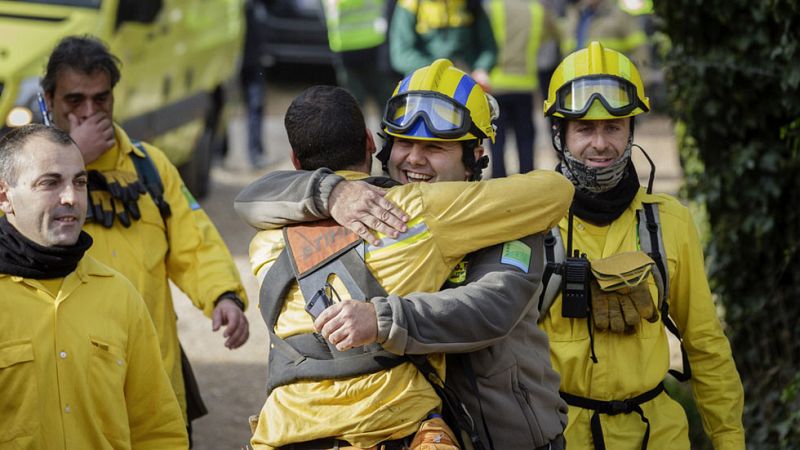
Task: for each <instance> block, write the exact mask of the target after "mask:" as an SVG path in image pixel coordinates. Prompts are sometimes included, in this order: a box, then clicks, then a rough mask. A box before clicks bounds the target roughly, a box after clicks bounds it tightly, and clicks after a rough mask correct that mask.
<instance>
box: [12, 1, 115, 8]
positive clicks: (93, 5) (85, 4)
mask: <svg viewBox="0 0 800 450" xmlns="http://www.w3.org/2000/svg"><path fill="white" fill-rule="evenodd" d="M17 1H21V2H24V3H44V4H48V5H65V6H78V7H81V8H100V3H101V1H102V0H17Z"/></svg>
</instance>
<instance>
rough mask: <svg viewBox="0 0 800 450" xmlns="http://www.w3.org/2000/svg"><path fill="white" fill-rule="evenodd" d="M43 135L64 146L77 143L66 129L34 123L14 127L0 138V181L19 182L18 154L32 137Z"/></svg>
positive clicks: (10, 183)
mask: <svg viewBox="0 0 800 450" xmlns="http://www.w3.org/2000/svg"><path fill="white" fill-rule="evenodd" d="M36 137H42V138H45V139H47V140H48V141H50V142H52V143H54V144H59V145H62V146H67V145H75V146H76V147H77V144H75V141H73V140H72V138H71V137H70V136H69V134H67V133H66V132H64V131H61V130H59V129H58V128H55V127H47V126H44V125H42V124H39V123H32V124H28V125H24V126H21V127H19V128H14V129H12V130H11V131H10V132H9V133H8V134H6V135H5V136H3V137H2V138H0V181H2V182H4V183H6V184H8V185H11V186H13V185H15V184H16V183H17V155H18V154H19V152H20V151H22V149H23V147H25V144H27V143H28V142H30V140H31V139H33V138H36Z"/></svg>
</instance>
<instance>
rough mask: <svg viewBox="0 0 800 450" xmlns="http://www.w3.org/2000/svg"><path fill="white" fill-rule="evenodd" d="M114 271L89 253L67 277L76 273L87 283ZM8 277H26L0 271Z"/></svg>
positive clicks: (108, 275)
mask: <svg viewBox="0 0 800 450" xmlns="http://www.w3.org/2000/svg"><path fill="white" fill-rule="evenodd" d="M114 273H115V272H114V270H112V269H111V268H110V267H108V266H106V265H105V264H102V263H100V262H98V261H97V260H96V259H94V258H92V257H91V256H89V255H84V257H83V258H81V260H80V262H78V266H77V267H76V268H75V271H74V272H72V273H70V274H69V275H67V276H66V277H65V278H68V277H71V276H73V275H75V276H77V277H78V279H79V280H81V282H82V283H86V282H88V281H89V279H90V277H113V276H114ZM7 277H9V278H11V279H12V280H14V281H22V280H24V279H25V278H23V277H19V276H15V275H9V274H7V273H0V279H3V278H7Z"/></svg>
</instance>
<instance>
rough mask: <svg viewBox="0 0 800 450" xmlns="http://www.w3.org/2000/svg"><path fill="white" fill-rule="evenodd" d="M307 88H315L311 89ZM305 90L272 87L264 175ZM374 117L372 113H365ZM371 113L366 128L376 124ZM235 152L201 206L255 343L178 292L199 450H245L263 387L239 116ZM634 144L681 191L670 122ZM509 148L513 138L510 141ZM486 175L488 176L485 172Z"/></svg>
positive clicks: (281, 161)
mask: <svg viewBox="0 0 800 450" xmlns="http://www.w3.org/2000/svg"><path fill="white" fill-rule="evenodd" d="M309 84H310V83H309ZM306 85H307V84H302V83H297V82H292V83H288V82H270V84H269V85H268V91H267V92H268V94H267V95H268V107H267V113H266V115H265V121H264V124H263V125H264V129H265V131H266V133H265V141H266V145H267V149H268V152H269V153H270V157H271V159H272V164H270V166H269V167H268V168H267V169H266V170H276V169H290V168H291V166H290V164H289V162H288V151H289V146H288V142H287V141H286V134H285V132H284V131H283V122H282V121H283V113H284V112H285V110H286V107H287V106H288V104H289V102H290V101H291V98H293V97H294V95H296V94H297V93H299V92H300V91H301V90H302V89H303V88H304V87H305V86H306ZM368 111H374V110H368ZM372 116H374V114H372V115H371V116H370V118H369V122H370V124H371V125H373V126H372V127H371V128H372V129H373V130H376V129H377V128H376V127H375V126H374V124H375V123H376V122H377V119H376V118H375V117H372ZM544 126H545V123H544V121H543V120H541V119H537V131H538V135H537V145H536V156H535V161H536V166H537V167H542V168H552V167H553V166H554V164H555V161H556V159H555V155H554V153H553V150H552V148H551V146H550V142H549V134H546V129H545V127H544ZM229 130H230V138H229V142H230V151H229V155H228V156H227V158H226V159H225V161H223V162H222V163H221V164H218V165H217V166H216V167H214V169H213V173H212V177H213V185H212V189H211V194H210V195H209V196H208V198H206V199H204V200H203V201H201V203H202V205H203V207H204V208H205V210H206V212H207V213H208V214H209V216H210V217H211V219H212V220H213V221H214V223H215V224H216V225H217V227H218V228H219V230H220V233H221V234H222V237H223V238H224V239H225V242H226V244H227V245H228V248H229V249H230V251H231V253H232V254H233V257H234V260H235V261H236V264H237V266H238V268H239V271H240V273H241V275H242V280H243V282H244V284H245V288H246V289H247V293H248V296H249V298H250V301H251V307H250V308H248V311H247V318H248V320H249V321H250V339H249V341H248V342H247V343H246V344H245V345H244V346H242V347H241V348H239V349H237V350H233V351H230V350H227V349H226V348H225V347H224V345H223V341H224V339H223V338H222V336H221V334H222V332H221V331H220V332H217V333H216V334H215V333H212V332H211V321H210V320H209V319H207V318H205V317H204V316H203V315H202V314H201V313H200V311H198V310H197V309H195V308H194V307H193V306H192V305H191V303H190V302H189V301H188V299H186V297H185V296H183V294H182V293H180V292H179V291H177V290H176V289H174V291H175V296H176V298H175V309H176V311H177V313H178V317H179V320H178V329H179V333H180V337H181V342H182V344H183V346H184V348H185V350H186V352H187V354H188V356H189V358H190V360H191V362H192V365H193V367H194V370H195V373H196V375H197V378H198V383H199V385H200V388H201V390H202V393H203V398H204V399H205V402H206V405H207V406H208V409H209V414H208V415H207V416H205V417H203V418H201V419H198V420H196V421H195V422H194V424H193V425H194V434H193V435H194V447H193V448H194V449H196V450H230V449H241V448H243V446H244V445H245V444H246V443H247V442H248V439H249V436H250V431H249V427H248V423H247V418H248V416H250V415H254V414H258V411H259V410H260V408H261V405H262V403H263V401H264V392H265V385H266V361H267V338H266V331H265V327H264V323H263V321H262V319H261V316H260V313H259V311H258V308H257V298H258V295H257V291H258V286H257V283H256V280H255V278H254V277H253V276H252V274H251V272H250V268H249V263H248V259H247V248H248V244H249V241H250V239H251V238H252V236H253V234H254V231H253V230H252V229H251V228H250V227H249V226H247V225H246V224H244V223H243V222H242V221H241V220H240V219H239V218H238V216H237V215H236V213H235V212H234V210H233V198H234V197H235V196H236V194H237V193H238V192H239V191H240V190H241V189H242V188H243V187H244V186H246V185H247V184H248V183H250V182H252V181H253V180H255V179H256V178H257V177H258V176H259V175H260V173H259V172H256V171H253V170H250V169H249V168H248V164H247V163H246V161H245V158H244V155H245V149H244V139H245V138H244V124H243V117H242V113H241V111H239V112H238V114H237V116H236V117H235V118H234V121H233V123H232V124H231V126H230V127H229ZM636 136H637V138H636V140H635V141H636V142H637V143H639V144H640V145H641V146H642V147H644V148H645V149H646V150H647V151H648V153H649V154H650V156H651V157H652V158H653V159H654V160H655V162H656V165H657V167H658V171H657V178H656V188H655V190H656V191H661V192H670V193H674V192H676V191H677V189H678V188H679V186H680V181H681V170H680V166H679V163H678V158H677V154H676V152H675V142H674V135H673V133H672V124H671V122H670V121H669V120H668V119H667V118H665V117H659V116H654V117H650V118H648V119H646V120H643V121H640V122H637V127H636ZM509 141H511V139H509ZM506 154H507V161H508V162H507V164H506V167H507V168H508V170H509V172H512V173H513V170H514V169H515V167H516V164H517V163H516V157H515V156H514V154H515V151H514V150H513V149H507V151H506ZM634 160H635V162H636V164H637V167H638V168H639V170H638V171H639V175H640V178H642V180H643V182H646V179H647V174H648V173H649V168H648V166H647V163H646V161H645V160H644V158H643V157H642V156H641V155H640V154H635V155H634ZM487 173H488V171H487Z"/></svg>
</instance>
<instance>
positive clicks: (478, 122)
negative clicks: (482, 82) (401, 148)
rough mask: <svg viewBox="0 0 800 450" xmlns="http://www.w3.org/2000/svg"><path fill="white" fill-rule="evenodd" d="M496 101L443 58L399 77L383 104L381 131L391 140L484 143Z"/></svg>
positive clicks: (490, 134)
mask: <svg viewBox="0 0 800 450" xmlns="http://www.w3.org/2000/svg"><path fill="white" fill-rule="evenodd" d="M497 115H498V107H497V101H495V99H494V98H493V97H492V96H491V95H489V94H487V93H485V92H484V91H483V89H482V88H481V87H480V86H479V85H478V84H477V83H476V82H475V80H473V79H472V78H471V77H470V76H469V75H467V74H466V73H464V72H462V71H461V70H459V69H456V68H455V67H453V63H452V62H450V61H449V60H447V59H437V60H436V61H434V62H433V64H431V65H430V66H426V67H423V68H421V69H417V70H415V71H414V73H412V74H411V75H409V76H407V77H406V78H404V79H403V80H402V81H401V82H400V83H399V84H398V85H397V88H396V89H395V90H394V94H393V95H392V98H391V99H389V102H388V103H387V104H386V109H385V110H384V114H383V120H382V121H381V126H382V128H383V131H384V132H386V134H388V135H390V136H394V137H400V138H409V139H419V140H427V141H467V140H474V139H485V138H489V139H491V140H492V142H494V136H495V129H494V126H493V125H492V121H493V120H494V119H496V118H497Z"/></svg>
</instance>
